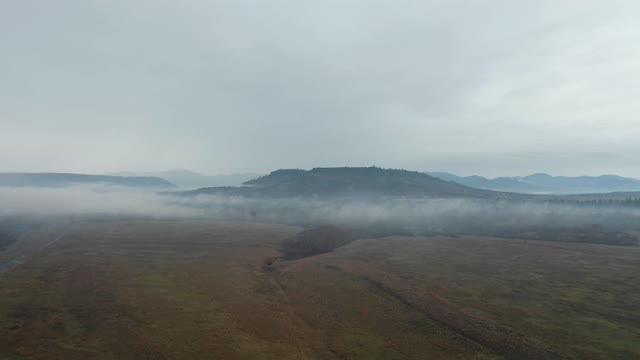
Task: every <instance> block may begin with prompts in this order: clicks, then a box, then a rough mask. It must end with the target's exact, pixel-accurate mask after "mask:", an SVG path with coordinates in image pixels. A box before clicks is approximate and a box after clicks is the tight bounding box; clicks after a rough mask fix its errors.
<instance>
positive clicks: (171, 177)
mask: <svg viewBox="0 0 640 360" xmlns="http://www.w3.org/2000/svg"><path fill="white" fill-rule="evenodd" d="M108 175H115V176H135V177H141V176H142V177H159V178H162V179H166V180H168V181H170V182H171V183H173V184H175V185H176V186H178V187H180V188H182V189H198V188H203V187H212V186H214V187H219V186H240V185H241V184H242V183H243V182H245V181H247V180H251V179H255V178H257V177H259V176H261V175H262V174H229V175H205V174H200V173H197V172H194V171H191V170H185V169H174V170H167V171H155V172H136V171H125V172H118V173H113V174H108Z"/></svg>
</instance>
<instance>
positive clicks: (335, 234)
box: [282, 225, 353, 259]
mask: <svg viewBox="0 0 640 360" xmlns="http://www.w3.org/2000/svg"><path fill="white" fill-rule="evenodd" d="M351 241H353V233H352V232H351V230H349V229H347V228H345V227H340V226H336V225H321V226H318V227H314V228H309V229H304V230H302V231H301V232H299V233H298V234H297V235H296V236H295V237H293V238H288V239H285V240H284V241H283V242H282V252H283V253H284V257H285V258H287V259H295V258H302V257H306V256H312V255H316V254H322V253H326V252H331V251H333V249H335V248H337V247H340V246H344V245H346V244H348V243H350V242H351Z"/></svg>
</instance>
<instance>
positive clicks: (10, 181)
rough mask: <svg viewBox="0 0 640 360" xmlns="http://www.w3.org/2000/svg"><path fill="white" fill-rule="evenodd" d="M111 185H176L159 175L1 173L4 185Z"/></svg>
mask: <svg viewBox="0 0 640 360" xmlns="http://www.w3.org/2000/svg"><path fill="white" fill-rule="evenodd" d="M92 184H96V185H110V186H123V187H133V188H150V189H168V188H174V187H175V185H174V184H172V183H170V182H168V181H167V180H165V179H162V178H159V177H128V176H127V177H125V176H109V175H87V174H71V173H0V186H2V187H66V186H71V185H92Z"/></svg>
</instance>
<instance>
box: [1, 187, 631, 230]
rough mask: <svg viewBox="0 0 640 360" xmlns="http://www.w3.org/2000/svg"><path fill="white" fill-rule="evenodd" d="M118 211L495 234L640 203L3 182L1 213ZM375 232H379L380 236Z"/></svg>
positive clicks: (612, 215) (623, 211)
mask: <svg viewBox="0 0 640 360" xmlns="http://www.w3.org/2000/svg"><path fill="white" fill-rule="evenodd" d="M9 215H38V216H46V215H54V216H60V215H116V216H129V215H131V216H149V217H207V218H214V219H224V220H234V221H261V222H277V223H286V224H293V225H314V224H320V223H335V224H341V225H348V226H352V227H355V228H357V229H375V231H372V233H376V232H378V233H381V234H384V233H394V232H396V233H405V234H406V233H409V234H411V233H415V234H425V233H460V234H472V233H476V234H480V233H487V234H490V233H492V232H495V231H496V229H511V230H513V229H527V228H531V227H541V226H544V227H567V226H583V225H587V224H600V225H602V226H604V227H605V229H606V230H609V231H618V230H632V229H636V228H638V227H639V223H640V222H639V221H638V220H639V219H640V209H638V208H632V207H618V206H588V205H578V204H556V203H546V202H542V201H522V200H518V201H516V200H511V201H507V200H471V199H412V200H410V199H392V200H382V199H377V198H370V199H358V200H309V199H300V198H297V199H280V200H274V199H248V198H243V197H229V196H214V195H199V196H195V197H182V196H181V197H176V196H167V195H158V194H155V193H144V192H139V191H132V190H126V189H122V188H114V187H109V188H106V187H79V186H74V187H66V188H0V216H9ZM374 235H375V234H374Z"/></svg>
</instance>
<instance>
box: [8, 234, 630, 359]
mask: <svg viewBox="0 0 640 360" xmlns="http://www.w3.org/2000/svg"><path fill="white" fill-rule="evenodd" d="M299 230H300V229H299V228H295V227H288V226H282V225H269V224H247V223H242V224H228V223H215V222H206V221H132V222H126V221H122V222H117V223H94V224H89V223H87V224H75V225H70V226H68V227H67V228H64V229H62V228H58V229H55V228H54V229H48V230H46V231H41V232H33V233H29V234H28V235H26V236H25V237H24V239H22V240H21V241H19V242H17V243H16V244H14V245H12V248H10V249H9V250H7V251H6V252H4V254H3V253H0V260H2V261H5V260H7V261H9V260H10V259H11V258H13V257H14V256H15V255H16V254H18V255H19V254H20V251H23V252H24V251H27V252H28V251H32V250H33V249H37V248H38V246H40V245H39V244H46V243H48V241H50V240H51V239H53V238H55V237H56V236H59V235H61V234H64V235H63V236H62V237H61V238H60V239H59V240H58V241H57V242H55V243H53V244H51V245H50V246H49V247H48V248H46V250H44V251H40V252H37V253H34V254H32V256H31V257H30V258H29V259H28V260H26V261H24V263H22V264H20V265H19V266H17V267H16V268H15V269H13V270H12V271H9V272H6V273H5V274H2V275H0V338H2V339H3V341H2V342H0V359H468V358H470V359H499V358H506V359H558V358H570V359H587V358H588V359H631V358H640V326H639V324H640V309H638V306H637V305H638V304H640V281H639V280H640V279H639V277H640V251H639V249H637V248H631V247H613V246H602V245H585V244H560V243H550V242H543V241H522V240H505V239H492V238H473V237H461V238H445V237H434V238H408V237H391V238H384V239H376V240H358V241H355V242H353V243H351V244H349V245H347V246H344V247H342V248H339V249H337V250H336V251H334V252H332V253H327V254H322V255H317V256H312V257H308V258H304V259H298V260H290V261H282V260H279V261H275V262H274V263H273V264H271V265H268V263H269V262H265V260H267V259H271V258H275V257H278V256H279V255H280V253H279V251H278V249H279V246H280V242H281V241H282V239H284V238H286V237H290V236H292V235H294V234H295V233H297V232H298V231H299Z"/></svg>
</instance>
